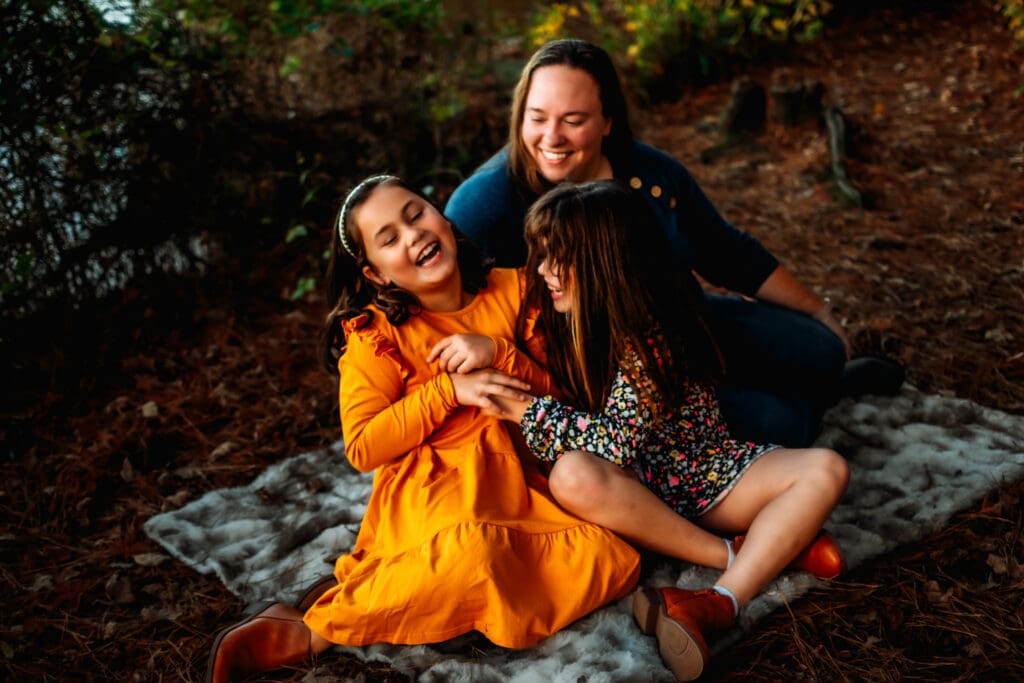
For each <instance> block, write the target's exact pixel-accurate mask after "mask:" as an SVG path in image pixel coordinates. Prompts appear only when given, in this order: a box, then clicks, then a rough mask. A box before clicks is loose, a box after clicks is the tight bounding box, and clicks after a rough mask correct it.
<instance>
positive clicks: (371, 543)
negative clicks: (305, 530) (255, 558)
mask: <svg viewBox="0 0 1024 683" xmlns="http://www.w3.org/2000/svg"><path fill="white" fill-rule="evenodd" d="M519 304H520V281H519V276H518V273H517V272H516V271H515V270H511V269H495V270H493V271H492V272H491V274H490V276H489V278H488V285H487V287H486V288H484V289H483V290H481V291H480V292H479V293H478V294H477V295H476V296H475V297H474V299H473V301H472V302H471V303H470V304H469V305H467V306H466V307H465V308H463V309H462V310H460V311H456V312H452V313H436V312H429V311H424V312H422V313H420V314H418V315H414V316H411V317H410V318H409V319H408V320H407V321H406V322H405V323H404V324H402V325H400V326H398V327H395V326H393V325H391V324H390V323H389V322H387V320H386V319H385V317H384V315H383V314H382V313H381V312H380V311H375V314H374V316H373V320H372V321H371V322H370V324H369V325H368V326H367V327H364V328H363V329H357V324H356V322H355V321H349V322H348V324H347V325H346V335H347V349H346V351H345V353H344V354H343V355H342V357H341V360H340V361H339V364H338V367H339V370H340V373H341V379H340V388H339V394H340V405H341V425H342V431H343V433H344V436H345V444H346V454H347V456H348V458H349V460H350V461H351V462H352V464H353V465H354V466H355V467H356V468H357V469H359V470H361V471H364V472H367V471H370V470H374V471H375V472H374V485H373V493H372V494H371V496H370V500H369V503H368V505H367V509H366V514H365V516H364V518H363V523H362V527H361V528H360V531H359V535H358V537H357V539H356V543H355V547H354V548H353V551H352V552H351V553H350V554H347V555H343V556H341V557H340V558H338V560H337V562H336V564H335V569H334V575H335V578H337V580H338V585H337V586H335V587H332V588H331V589H330V590H328V591H327V592H326V593H324V594H323V596H321V598H320V599H319V600H318V601H317V602H316V604H314V605H313V606H312V607H311V608H310V609H309V611H308V612H307V613H306V615H305V622H306V624H307V625H308V626H309V627H310V628H311V629H312V630H313V631H315V632H316V633H318V634H320V635H321V636H323V637H324V638H326V639H327V640H329V641H331V642H335V643H340V644H345V645H368V644H371V643H402V644H416V643H432V642H438V641H442V640H446V639H448V638H452V637H455V636H457V635H461V634H463V633H467V632H469V631H472V630H477V631H480V632H481V633H483V635H484V636H486V637H487V638H488V639H489V640H491V641H492V642H493V643H495V644H497V645H501V646H504V647H510V648H521V647H529V646H531V645H534V644H536V643H537V642H539V641H540V640H542V639H544V638H546V637H547V636H549V635H551V634H552V633H554V632H556V631H558V630H559V629H560V628H562V627H564V626H566V625H568V624H569V623H571V622H573V621H575V620H576V619H578V618H580V617H582V616H584V615H586V614H587V613H589V612H591V611H593V610H594V609H596V608H598V607H600V606H601V605H604V604H606V603H608V602H610V601H612V600H616V599H619V598H621V597H623V596H625V595H626V594H627V593H628V592H629V591H630V590H631V589H632V588H633V587H634V586H635V584H636V581H637V577H638V573H639V556H638V554H637V553H636V551H635V550H634V549H633V548H632V547H631V546H630V545H629V544H627V543H626V542H624V541H623V540H621V539H620V538H618V537H617V536H615V535H614V534H613V533H611V532H610V531H608V530H606V529H603V528H602V527H599V526H597V525H594V524H590V523H588V522H584V521H582V520H580V519H577V518H576V517H573V516H572V515H570V514H569V513H567V512H565V511H564V510H562V509H561V508H560V507H558V505H557V504H556V503H555V502H554V500H553V499H552V498H551V495H550V493H549V492H548V488H547V480H546V478H545V477H544V476H543V474H541V472H540V471H539V470H538V469H537V463H536V460H534V459H532V457H531V456H529V455H528V454H527V455H524V457H523V459H522V460H520V456H519V454H518V452H517V450H516V448H515V445H514V442H513V439H512V436H511V435H510V432H509V431H508V427H507V426H506V424H505V423H504V422H502V421H499V420H497V419H494V418H491V417H486V416H484V415H483V414H482V413H481V412H480V410H479V409H477V408H475V407H469V406H459V405H458V404H457V403H456V400H455V391H454V388H453V386H452V382H451V379H450V378H449V377H448V375H447V374H446V373H443V372H439V370H438V368H437V364H436V363H432V364H428V363H427V362H426V361H425V360H424V359H425V358H426V356H427V354H428V352H429V351H430V349H431V348H432V347H433V346H434V344H435V343H437V342H438V341H439V340H440V339H442V338H443V337H446V336H448V335H450V334H459V333H472V334H483V335H487V336H490V337H491V338H493V339H494V340H495V344H496V347H497V353H496V354H495V360H494V363H493V366H494V367H495V368H497V369H500V370H503V371H505V372H507V373H509V374H512V375H515V376H518V377H521V378H523V379H525V380H526V381H528V382H530V384H531V386H532V387H533V389H534V390H535V392H536V393H539V394H544V393H547V392H549V391H550V390H551V384H550V379H549V377H548V376H547V374H546V373H545V372H544V371H542V370H541V369H540V368H538V367H537V366H536V365H534V364H533V362H532V361H530V359H529V358H528V357H527V356H526V355H525V354H522V353H520V352H519V351H517V350H516V348H515V345H514V344H513V342H512V340H513V338H514V330H515V320H516V315H517V313H518V311H519Z"/></svg>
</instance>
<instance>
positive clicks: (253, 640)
mask: <svg viewBox="0 0 1024 683" xmlns="http://www.w3.org/2000/svg"><path fill="white" fill-rule="evenodd" d="M310 637H311V632H310V630H309V627H307V626H306V624H305V623H303V621H302V618H301V616H295V610H294V608H293V607H292V606H291V605H285V604H282V603H274V604H272V605H270V606H269V607H266V608H265V609H263V610H261V611H259V612H257V613H256V614H254V615H252V616H251V617H249V618H247V619H244V620H242V621H240V622H238V623H237V624H235V625H234V626H229V627H228V628H226V629H224V630H223V631H221V632H220V633H218V634H217V638H216V639H215V640H214V641H213V648H212V649H211V651H210V660H209V662H208V663H207V666H206V682H207V683H227V682H228V681H238V680H242V678H244V677H245V676H249V675H251V674H254V673H258V672H260V671H271V670H274V669H280V668H282V667H285V666H288V665H289V664H299V663H301V662H304V661H308V660H311V659H312V658H313V657H312V651H311V648H310Z"/></svg>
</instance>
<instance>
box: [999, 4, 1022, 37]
mask: <svg viewBox="0 0 1024 683" xmlns="http://www.w3.org/2000/svg"><path fill="white" fill-rule="evenodd" d="M996 7H997V8H998V9H999V10H1000V11H1001V12H1002V13H1003V15H1005V16H1006V18H1007V20H1008V25H1009V27H1010V31H1011V32H1012V34H1013V39H1014V41H1015V42H1016V43H1017V46H1018V47H1020V48H1024V0H996Z"/></svg>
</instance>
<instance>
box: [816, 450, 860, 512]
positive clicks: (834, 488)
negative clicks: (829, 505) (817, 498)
mask: <svg viewBox="0 0 1024 683" xmlns="http://www.w3.org/2000/svg"><path fill="white" fill-rule="evenodd" d="M810 450H811V452H810V453H809V454H808V455H810V456H811V457H810V458H809V459H808V460H809V462H808V467H809V468H810V470H811V472H812V476H813V477H814V479H815V482H816V484H817V485H819V486H820V487H821V488H822V490H823V491H825V492H828V493H829V494H831V497H832V498H833V500H835V501H837V502H838V501H839V499H840V498H842V496H843V493H845V492H846V486H847V485H848V484H849V482H850V466H849V465H848V464H847V463H846V459H845V458H844V457H843V456H841V455H839V454H838V453H836V452H835V451H833V450H832V449H830V448H812V449H810Z"/></svg>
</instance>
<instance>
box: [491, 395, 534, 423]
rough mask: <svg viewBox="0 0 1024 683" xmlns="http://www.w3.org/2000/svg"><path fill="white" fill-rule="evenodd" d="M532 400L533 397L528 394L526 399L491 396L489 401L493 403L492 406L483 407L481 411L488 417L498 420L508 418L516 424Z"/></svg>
mask: <svg viewBox="0 0 1024 683" xmlns="http://www.w3.org/2000/svg"><path fill="white" fill-rule="evenodd" d="M532 402H533V397H532V396H530V397H529V398H527V399H526V400H519V399H515V398H497V397H495V396H492V397H491V403H493V404H494V406H495V407H494V408H483V409H482V412H483V414H484V415H487V416H488V417H496V418H498V419H499V420H510V421H512V422H515V423H516V424H518V423H520V422H522V420H523V415H525V414H526V409H527V408H529V407H530V403H532Z"/></svg>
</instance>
